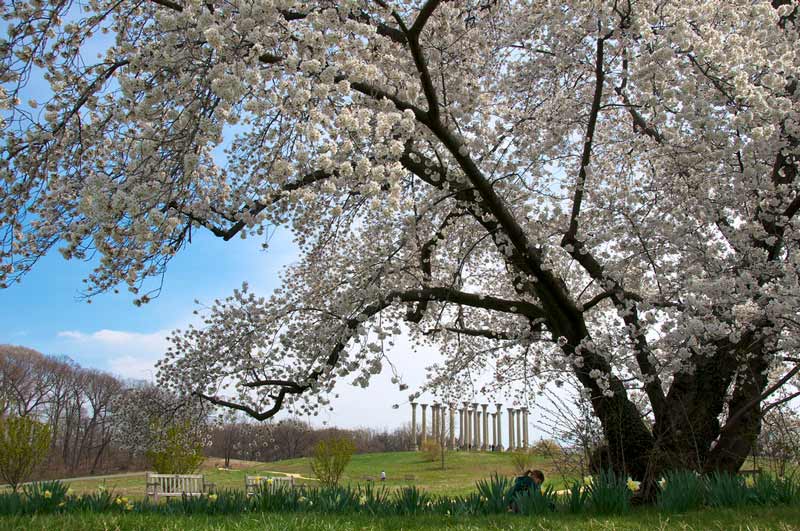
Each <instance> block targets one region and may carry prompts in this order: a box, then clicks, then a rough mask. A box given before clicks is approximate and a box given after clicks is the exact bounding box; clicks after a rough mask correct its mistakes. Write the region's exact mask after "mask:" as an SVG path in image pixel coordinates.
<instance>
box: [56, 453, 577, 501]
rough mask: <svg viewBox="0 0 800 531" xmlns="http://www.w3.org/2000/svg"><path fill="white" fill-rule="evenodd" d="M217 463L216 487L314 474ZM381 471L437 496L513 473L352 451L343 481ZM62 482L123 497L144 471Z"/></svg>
mask: <svg viewBox="0 0 800 531" xmlns="http://www.w3.org/2000/svg"><path fill="white" fill-rule="evenodd" d="M221 467H222V460H221V459H208V460H206V462H205V463H204V465H203V467H202V469H201V471H200V472H201V473H202V474H204V475H205V476H206V481H210V482H213V483H214V484H215V485H216V487H217V489H233V488H235V489H243V488H244V476H245V474H251V475H252V474H260V475H268V474H269V473H273V472H281V473H288V474H298V475H300V476H302V477H303V478H313V474H312V472H311V466H310V464H309V459H308V458H302V459H289V460H285V461H275V462H272V463H260V462H254V461H235V460H234V461H231V470H222V469H221ZM533 467H534V468H540V469H542V470H543V471H544V472H545V474H546V475H547V476H548V482H552V483H553V484H554V486H556V487H557V488H560V487H561V485H562V483H561V480H560V478H557V477H556V476H555V473H554V470H553V468H552V463H550V462H549V461H548V460H547V459H546V458H544V457H537V458H535V461H534V465H533ZM381 470H383V471H385V472H386V477H387V481H386V486H387V487H390V488H397V487H403V486H408V485H416V486H418V487H420V488H423V489H425V490H428V491H431V492H435V493H440V494H444V493H447V494H463V493H467V492H470V491H472V490H473V489H474V488H475V482H476V481H478V480H479V479H483V478H487V477H489V476H490V475H491V474H493V473H498V474H500V475H506V476H513V475H515V472H514V467H513V465H512V463H511V456H510V455H508V454H505V453H467V452H449V453H447V455H446V457H445V468H444V470H442V467H441V462H440V461H437V462H430V461H426V460H425V459H424V454H423V453H422V452H390V453H376V454H360V455H354V456H353V459H352V461H351V462H350V464H349V465H348V466H347V469H346V470H345V474H344V478H343V482H345V483H351V484H356V483H365V482H366V481H367V478H375V480H376V481H377V480H378V478H379V477H380V473H381ZM67 482H68V483H70V485H71V487H72V489H73V490H74V491H75V492H76V493H82V492H88V491H92V490H94V489H96V488H97V487H98V486H99V485H101V484H103V485H105V486H106V488H109V489H114V491H115V492H116V493H119V494H121V495H123V496H129V497H131V496H132V497H141V496H144V483H145V480H144V472H142V473H141V474H137V475H129V476H126V477H118V478H108V479H87V480H67ZM298 482H300V483H311V482H313V479H299V480H298Z"/></svg>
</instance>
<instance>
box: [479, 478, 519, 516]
mask: <svg viewBox="0 0 800 531" xmlns="http://www.w3.org/2000/svg"><path fill="white" fill-rule="evenodd" d="M476 486H477V488H478V494H479V495H480V496H481V498H482V500H481V501H483V504H484V508H485V510H486V512H489V513H502V512H505V511H506V510H507V508H508V504H509V502H510V499H509V497H508V492H509V490H510V489H511V481H509V479H508V478H506V477H504V476H499V475H497V473H495V474H493V475H492V476H491V477H490V478H489V480H488V481H487V480H485V479H482V480H480V481H478V482H477V483H476Z"/></svg>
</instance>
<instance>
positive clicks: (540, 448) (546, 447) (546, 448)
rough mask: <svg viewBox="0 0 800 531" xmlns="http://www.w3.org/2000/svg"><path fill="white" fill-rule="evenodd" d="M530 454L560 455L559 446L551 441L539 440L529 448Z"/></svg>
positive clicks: (560, 449)
mask: <svg viewBox="0 0 800 531" xmlns="http://www.w3.org/2000/svg"><path fill="white" fill-rule="evenodd" d="M531 452H532V453H534V454H539V455H548V456H553V455H558V454H561V453H562V448H561V445H559V444H558V443H557V442H556V441H554V440H553V439H539V440H538V441H537V442H536V444H534V445H533V447H532V448H531Z"/></svg>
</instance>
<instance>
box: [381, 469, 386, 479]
mask: <svg viewBox="0 0 800 531" xmlns="http://www.w3.org/2000/svg"><path fill="white" fill-rule="evenodd" d="M381 481H386V471H385V470H381Z"/></svg>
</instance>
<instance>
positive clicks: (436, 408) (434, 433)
mask: <svg viewBox="0 0 800 531" xmlns="http://www.w3.org/2000/svg"><path fill="white" fill-rule="evenodd" d="M438 411H439V405H438V404H431V439H433V440H434V441H436V440H437V439H438V438H439V432H438V431H436V417H437V413H438Z"/></svg>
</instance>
